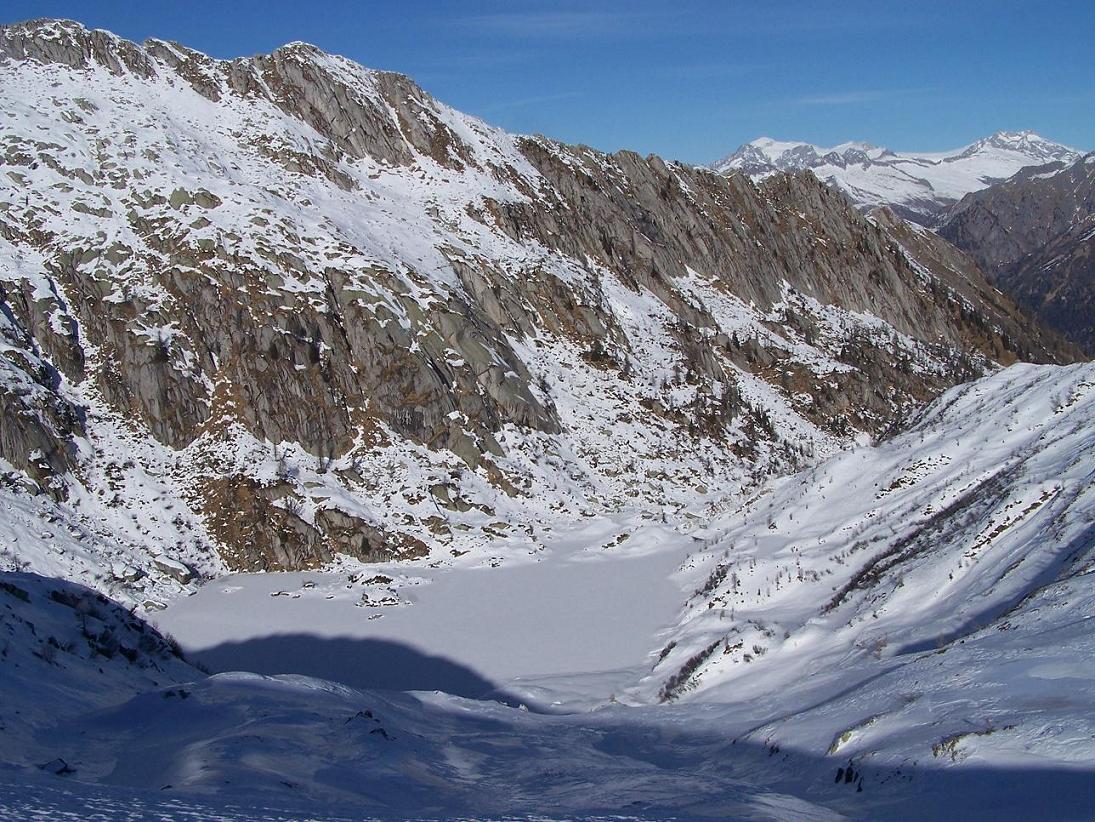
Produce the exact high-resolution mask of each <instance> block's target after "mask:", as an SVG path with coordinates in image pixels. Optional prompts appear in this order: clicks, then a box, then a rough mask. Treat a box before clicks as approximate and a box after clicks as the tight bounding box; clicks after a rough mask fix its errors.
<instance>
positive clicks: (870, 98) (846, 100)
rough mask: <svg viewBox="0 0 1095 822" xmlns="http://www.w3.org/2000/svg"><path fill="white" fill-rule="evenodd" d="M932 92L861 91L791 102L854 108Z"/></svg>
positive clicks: (899, 89)
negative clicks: (854, 106)
mask: <svg viewBox="0 0 1095 822" xmlns="http://www.w3.org/2000/svg"><path fill="white" fill-rule="evenodd" d="M930 90H931V89H927V88H898V89H859V90H855V91H838V92H833V93H829V94H809V95H806V96H805V97H798V98H795V99H794V100H790V101H789V102H790V103H791V104H792V105H796V106H853V105H859V104H862V103H876V102H878V101H879V100H892V99H895V98H899V97H908V96H910V95H913V94H923V93H925V92H927V91H930Z"/></svg>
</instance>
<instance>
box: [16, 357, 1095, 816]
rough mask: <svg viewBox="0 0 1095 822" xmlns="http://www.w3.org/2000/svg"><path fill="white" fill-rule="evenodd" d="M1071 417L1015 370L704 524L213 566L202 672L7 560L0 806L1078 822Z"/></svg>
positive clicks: (200, 645) (1088, 716)
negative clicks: (464, 554) (409, 553)
mask: <svg viewBox="0 0 1095 822" xmlns="http://www.w3.org/2000/svg"><path fill="white" fill-rule="evenodd" d="M1093 420H1095V366H1092V365H1083V366H1071V367H1033V366H1015V367H1012V368H1009V369H1005V370H1003V371H1001V372H999V373H998V374H996V375H994V376H992V377H990V378H988V379H985V380H982V381H979V382H976V383H972V384H968V385H965V386H960V387H959V388H957V389H954V390H953V391H951V392H948V394H946V395H945V396H944V397H942V398H941V399H940V400H939V401H938V402H937V403H935V404H934V405H933V406H932V407H931V408H930V409H928V410H927V411H926V412H925V413H924V414H923V415H922V416H921V418H920V419H919V420H918V421H916V422H915V424H914V425H913V426H912V427H911V428H910V430H909V431H908V432H906V433H904V434H901V435H900V436H898V437H896V438H894V439H890V440H887V441H884V442H881V443H878V444H876V445H875V446H871V447H862V448H858V449H855V450H853V451H849V452H847V453H844V454H839V455H837V456H835V457H833V458H831V459H829V460H827V461H825V462H823V463H821V464H819V465H818V466H816V467H815V468H813V469H809V470H807V471H804V472H802V473H801V474H798V475H795V476H793V477H789V478H784V479H781V480H778V481H776V482H774V483H772V484H771V485H770V486H768V487H767V488H765V489H763V490H762V491H761V492H759V493H758V495H756V496H755V497H753V498H750V499H747V500H742V501H741V504H740V506H739V507H738V508H737V510H733V511H728V512H726V513H724V514H722V515H720V516H718V517H716V518H715V519H713V520H711V521H704V522H696V521H688V520H686V521H673V520H672V519H671V520H670V521H669V522H667V523H666V524H664V525H661V524H655V523H652V522H651V521H650V520H649V518H645V519H644V518H643V515H642V512H636V513H635V514H634V515H628V514H626V513H621V514H619V515H618V516H617V517H615V518H613V517H596V518H589V519H584V520H582V521H580V522H578V523H570V524H567V523H556V524H554V527H553V528H552V530H551V534H552V537H551V539H549V540H547V541H545V544H544V549H543V550H542V551H539V552H537V553H536V554H535V555H531V554H530V555H529V556H528V558H527V559H526V560H525V561H524V562H517V561H514V562H507V563H502V564H500V565H499V566H498V567H491V564H490V563H486V564H480V565H478V566H473V565H470V564H469V565H459V564H455V565H453V566H441V567H430V566H429V565H428V564H408V563H404V564H392V565H377V566H369V567H368V569H367V570H366V571H362V569H361V567H360V566H359V567H357V568H355V569H353V570H347V569H342V570H337V571H335V570H332V571H329V572H327V573H298V574H267V575H236V576H230V577H223V578H220V579H216V580H213V581H211V582H208V583H207V584H206V585H205V586H204V587H203V588H202V589H201V590H199V591H198V592H197V593H195V594H193V595H192V596H189V597H181V598H178V599H176V600H175V601H173V602H171V603H169V605H168V607H167V609H166V610H164V611H159V612H155V613H153V614H151V615H150V619H152V620H154V621H155V622H156V624H157V625H158V627H159V628H160V630H162V631H164V632H170V633H171V634H173V635H174V636H175V637H176V638H177V639H178V641H179V643H180V644H181V645H182V646H183V648H184V649H186V650H187V651H189V653H190V656H191V659H192V660H196V661H197V662H199V663H202V664H204V665H206V666H207V667H208V668H209V669H210V670H211V671H213V673H212V674H211V675H205V674H203V673H202V672H201V671H199V670H198V669H196V668H193V667H191V666H190V665H188V664H186V663H184V662H183V661H181V660H179V659H177V658H175V657H173V656H172V655H171V654H170V649H168V648H167V647H166V646H164V645H163V644H162V642H159V641H158V640H157V639H155V635H154V634H152V633H151V632H149V631H148V630H147V626H144V625H143V623H142V622H141V621H140V620H137V619H136V618H135V617H133V616H132V615H131V614H129V612H127V611H126V609H125V608H124V607H122V606H119V605H117V604H114V603H111V602H110V600H108V599H106V598H103V597H101V596H99V595H97V594H95V593H94V592H91V591H89V590H88V589H86V588H82V587H81V586H78V585H76V584H74V583H69V582H63V581H61V580H58V579H51V578H48V577H43V576H38V575H35V574H30V573H5V574H3V575H2V576H3V579H2V580H0V581H2V583H3V584H2V585H0V616H2V617H3V627H4V630H5V633H4V634H3V636H2V637H0V655H2V658H3V660H2V664H3V669H2V670H3V672H4V677H3V680H2V681H0V704H2V705H3V706H4V707H3V709H2V710H0V723H2V725H0V739H2V741H3V747H2V754H0V818H4V819H8V818H11V819H16V818H18V819H23V818H56V817H60V816H63V815H64V814H70V815H71V816H73V817H77V816H78V817H80V818H96V815H98V817H97V818H144V817H147V816H157V817H159V818H190V819H193V818H226V819H234V818H264V819H285V818H367V817H376V818H427V819H428V818H474V819H483V818H492V819H504V818H537V819H556V818H558V819H563V818H568V819H569V818H605V819H667V818H681V819H688V818H727V817H731V818H769V819H814V818H816V819H828V818H837V817H839V816H847V817H852V818H872V819H878V818H908V817H915V818H971V819H1001V818H1014V819H1036V818H1038V819H1043V818H1046V819H1048V818H1052V819H1087V818H1095V661H1093V660H1095V633H1093V632H1092V630H1091V626H1092V625H1093V622H1092V620H1093V619H1095V586H1093V585H1092V580H1093V579H1095V573H1093V572H1095V488H1093V482H1092V480H1093V477H1095V465H1093V463H1092V455H1093V453H1095V426H1093V425H1092V422H1093ZM625 534H626V537H625V536H624V535H625ZM33 539H34V535H33V534H32V533H21V544H22V545H24V549H23V550H27V549H26V547H25V546H26V545H29V544H31V543H33ZM158 642H159V644H157V643H158Z"/></svg>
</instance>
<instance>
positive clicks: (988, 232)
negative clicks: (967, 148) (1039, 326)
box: [939, 154, 1095, 353]
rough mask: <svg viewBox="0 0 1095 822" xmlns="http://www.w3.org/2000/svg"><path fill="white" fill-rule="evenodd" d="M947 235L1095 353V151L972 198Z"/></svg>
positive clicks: (955, 210) (947, 223) (951, 219)
mask: <svg viewBox="0 0 1095 822" xmlns="http://www.w3.org/2000/svg"><path fill="white" fill-rule="evenodd" d="M939 234H940V235H941V236H943V237H945V238H946V239H948V240H950V241H951V242H952V243H954V245H956V246H957V247H958V248H960V249H962V250H963V251H965V252H966V253H967V254H969V255H970V256H971V257H972V258H973V259H974V260H976V261H977V264H978V265H979V266H980V267H981V269H982V270H983V271H984V272H985V273H986V274H988V275H989V276H990V277H992V278H993V279H994V280H995V282H996V283H997V285H998V286H999V287H1000V288H1001V289H1002V290H1003V291H1005V292H1007V293H1008V294H1009V295H1011V296H1012V297H1014V298H1015V299H1016V300H1017V301H1018V302H1019V303H1020V304H1021V305H1024V306H1026V307H1027V308H1028V309H1029V310H1030V311H1031V312H1032V313H1034V314H1035V315H1037V316H1038V317H1039V318H1040V319H1041V320H1042V321H1043V322H1045V323H1046V324H1047V325H1050V326H1052V327H1054V328H1056V329H1057V330H1059V331H1061V332H1062V333H1063V334H1065V335H1066V336H1068V337H1070V338H1071V339H1072V340H1074V341H1075V342H1077V343H1079V344H1080V345H1081V346H1083V347H1084V348H1085V349H1086V350H1087V351H1088V353H1095V321H1093V319H1092V318H1093V317H1095V154H1088V155H1086V156H1084V157H1082V158H1080V159H1079V160H1076V161H1075V162H1073V163H1069V164H1063V163H1051V164H1048V165H1045V166H1039V167H1035V168H1029V169H1025V170H1024V171H1023V172H1021V173H1019V174H1017V175H1015V176H1014V177H1013V178H1011V179H1010V180H1008V181H1007V182H1005V183H1001V184H999V185H995V186H992V187H990V188H987V189H985V190H984V191H980V192H977V193H975V194H969V195H967V196H966V197H964V198H963V199H962V201H961V202H959V203H958V204H956V205H954V206H953V207H951V208H950V209H949V210H948V212H947V213H946V216H945V219H944V221H943V223H942V225H941V226H940V227H939Z"/></svg>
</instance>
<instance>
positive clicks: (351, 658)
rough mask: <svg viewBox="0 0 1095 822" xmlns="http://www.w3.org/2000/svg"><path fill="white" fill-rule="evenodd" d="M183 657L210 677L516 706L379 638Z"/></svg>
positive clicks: (447, 665) (453, 668) (258, 643)
mask: <svg viewBox="0 0 1095 822" xmlns="http://www.w3.org/2000/svg"><path fill="white" fill-rule="evenodd" d="M187 657H188V658H189V659H191V660H193V661H194V662H197V663H198V664H200V665H202V666H203V667H205V668H207V669H208V670H209V671H211V672H213V673H224V672H227V671H248V672H250V673H256V674H264V675H267V676H273V675H277V674H302V675H304V676H311V677H315V678H317V679H327V680H331V681H333V682H341V683H342V684H344V685H349V686H350V687H352V688H361V689H365V690H385V691H444V692H445V693H449V694H453V695H454V696H462V697H466V698H468V699H490V700H494V701H497V702H502V703H505V704H507V705H512V706H516V705H517V704H519V701H518V700H517V699H515V698H513V697H510V696H508V695H507V694H506V693H504V692H503V691H501V690H500V689H499V688H498V686H497V685H495V684H494V683H493V682H491V681H490V680H488V679H486V678H484V677H482V676H481V675H479V674H478V673H476V672H475V671H473V670H472V669H471V668H468V667H465V666H464V665H461V664H459V663H457V662H453V661H452V660H451V659H446V658H445V657H440V656H430V655H429V654H425V653H423V652H422V651H419V650H417V649H416V648H413V647H411V646H409V645H403V644H401V643H398V642H390V641H387V640H381V639H350V638H346V637H333V638H332V637H318V636H312V635H310V634H275V635H273V636H267V637H260V638H256V639H248V640H244V641H243V642H226V643H223V644H221V645H217V646H216V647H213V648H208V649H205V650H201V651H192V652H189V653H188V654H187Z"/></svg>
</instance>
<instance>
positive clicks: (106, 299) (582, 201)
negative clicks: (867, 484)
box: [0, 21, 1072, 592]
mask: <svg viewBox="0 0 1095 822" xmlns="http://www.w3.org/2000/svg"><path fill="white" fill-rule="evenodd" d="M0 110H2V112H3V116H4V122H5V126H4V129H3V132H2V133H0V163H2V165H0V285H2V288H3V291H2V294H0V298H2V302H0V310H2V314H3V319H2V323H0V328H2V331H3V334H4V341H5V351H4V353H5V356H4V357H3V358H0V365H2V367H3V369H4V370H3V375H4V377H3V401H4V411H5V413H4V422H3V428H2V429H0V453H2V456H3V458H4V459H5V460H6V462H7V463H8V464H7V465H6V466H5V469H6V472H7V473H6V476H7V477H8V484H9V485H10V486H11V487H12V488H14V489H15V490H14V491H13V492H12V493H17V494H23V493H25V492H26V489H31V490H37V491H40V492H47V493H48V494H49V495H50V496H51V497H52V498H53V499H54V500H56V502H55V503H51V504H55V505H57V506H60V507H62V508H63V509H64V512H65V516H66V517H72V518H74V519H75V520H77V521H79V522H81V523H83V524H84V525H83V526H81V527H84V526H86V527H87V528H89V529H93V530H95V529H97V533H99V534H100V535H101V536H102V537H103V539H104V540H106V543H104V544H109V546H110V547H109V548H102V549H101V551H100V553H102V552H106V553H107V554H110V555H111V556H112V557H114V560H113V561H117V562H121V561H124V563H128V565H133V564H137V565H140V564H141V563H142V562H144V559H142V557H147V556H148V554H149V545H150V544H151V545H153V546H154V550H153V553H157V554H163V555H165V556H169V557H172V558H174V560H183V561H185V562H186V563H188V564H189V565H191V566H194V567H195V568H197V569H198V570H200V571H210V572H212V571H217V570H222V569H223V568H225V567H231V568H293V567H308V566H311V565H316V564H321V563H328V562H330V561H332V560H333V559H335V558H336V557H338V556H343V555H348V556H353V557H358V558H360V559H365V560H371V559H378V558H390V557H417V556H424V555H426V554H429V555H430V556H431V557H432V559H433V560H434V561H441V560H445V561H454V558H458V557H463V556H464V555H465V554H468V555H469V557H468V559H467V560H461V561H483V560H484V558H488V557H489V556H490V554H491V552H492V551H496V550H498V546H499V545H507V546H509V547H510V548H511V549H514V550H517V549H520V550H521V551H524V550H527V551H529V552H532V553H535V552H536V551H537V550H538V544H539V543H538V538H537V533H538V529H539V528H541V527H542V526H543V522H544V521H545V517H546V516H548V515H549V514H550V516H552V517H559V516H562V517H578V516H592V515H594V514H596V513H597V512H604V511H611V510H615V509H618V508H620V507H622V506H636V505H638V506H645V507H647V508H649V510H650V511H651V515H654V513H655V512H660V514H659V515H660V516H662V517H664V516H666V512H667V511H668V512H669V513H673V512H675V511H683V510H700V509H702V508H703V506H704V505H705V504H709V503H711V502H712V501H714V500H716V499H717V498H719V497H718V495H717V494H716V492H719V493H721V494H725V493H733V492H736V491H737V490H740V489H741V488H743V487H745V486H747V485H748V484H749V483H751V482H753V481H754V480H755V479H756V478H757V477H760V476H763V475H764V474H766V473H769V472H772V471H779V470H785V469H786V468H789V467H791V466H794V465H797V464H800V463H802V462H803V461H808V460H810V459H813V458H814V457H815V456H817V455H819V454H822V453H826V452H828V451H831V450H832V449H834V448H836V447H839V445H840V444H841V443H844V442H847V441H848V440H849V439H850V438H853V437H857V436H864V435H868V436H869V435H875V434H878V433H881V432H883V431H885V430H887V429H888V428H889V427H890V426H891V425H893V424H894V423H895V422H896V421H898V420H900V419H902V417H903V416H904V415H905V414H907V413H908V412H909V411H910V410H911V409H912V408H914V407H916V406H917V405H918V404H920V403H922V402H923V401H924V400H926V399H928V398H930V397H932V396H934V395H936V394H937V393H939V392H940V391H941V390H942V389H944V388H945V387H947V386H949V385H951V384H953V383H954V382H956V381H960V380H963V379H966V378H968V377H970V376H973V375H975V374H979V373H981V372H983V371H984V370H985V369H988V368H991V367H992V365H993V363H996V362H999V363H1007V362H1010V361H1012V360H1014V359H1016V358H1023V359H1034V360H1057V359H1067V358H1069V357H1070V356H1071V354H1072V352H1071V351H1070V350H1069V349H1068V347H1067V346H1064V345H1063V344H1061V343H1060V342H1059V341H1057V340H1056V339H1055V338H1052V337H1050V336H1046V335H1043V334H1042V333H1041V332H1040V331H1038V330H1037V329H1036V328H1032V327H1031V326H1030V324H1029V323H1028V322H1027V321H1026V319H1025V317H1024V316H1023V315H1021V314H1020V313H1019V312H1018V311H1017V310H1016V308H1015V307H1014V306H1013V305H1012V304H1010V303H1009V302H1008V301H1006V300H1004V299H1002V298H1001V297H1000V296H999V295H998V294H996V293H995V292H993V291H992V289H991V288H989V287H988V286H987V284H985V283H984V282H983V280H981V279H980V278H979V277H978V275H977V274H976V272H973V271H970V270H968V269H966V268H963V267H962V265H958V264H956V263H955V260H954V259H953V258H952V257H951V252H950V251H949V250H948V249H946V248H943V247H941V246H940V245H939V244H936V243H932V242H930V241H928V240H926V239H925V238H923V237H922V236H920V235H918V234H910V233H909V232H908V231H907V230H906V229H905V228H903V227H902V226H900V225H898V224H896V223H895V222H893V221H890V220H888V219H885V218H875V219H867V218H865V217H863V216H861V215H860V214H859V213H857V212H856V210H855V209H854V208H853V207H852V206H851V205H850V204H849V203H848V202H847V201H846V200H845V199H844V198H843V197H842V196H840V195H839V194H837V193H835V192H833V191H831V190H830V189H828V188H826V187H825V186H823V185H821V184H820V183H819V182H818V181H817V179H816V178H814V177H813V176H812V175H811V174H809V173H799V174H793V175H784V176H777V177H773V178H772V179H771V180H768V181H766V182H765V183H764V184H763V185H761V186H759V187H758V186H757V185H754V184H753V183H752V182H750V181H749V180H748V179H747V178H746V177H744V176H742V175H737V174H732V175H730V176H728V177H726V176H721V175H719V174H715V173H713V172H710V171H707V170H702V169H695V168H690V167H685V166H681V165H677V164H667V163H665V162H663V161H661V160H660V159H658V158H656V157H647V158H642V157H639V156H638V155H635V154H632V153H629V152H621V153H619V154H616V155H605V154H601V153H599V152H595V151H593V150H590V149H587V148H584V147H572V146H566V145H563V144H559V143H555V142H553V141H549V140H545V139H542V138H522V137H516V136H513V135H509V134H506V133H504V132H501V131H499V130H497V129H493V128H491V127H489V126H487V125H485V124H484V123H482V122H480V121H478V120H475V119H473V118H470V117H466V116H464V115H461V114H459V113H458V112H455V111H453V110H452V109H449V108H447V107H446V106H444V105H442V104H440V103H438V102H437V101H435V100H433V99H432V98H430V97H429V95H427V94H426V93H425V92H424V91H422V90H421V89H420V88H419V87H418V86H416V85H415V84H414V83H413V82H411V81H410V80H409V79H407V78H405V77H402V76H398V75H392V74H386V73H380V72H373V71H369V70H367V69H364V68H362V67H360V66H357V65H356V64H354V63H351V62H350V61H347V60H345V59H343V58H339V57H333V56H331V55H327V54H324V53H322V52H320V51H318V50H317V49H315V48H313V47H310V46H306V45H303V44H294V45H290V46H286V47H284V48H282V49H279V50H277V51H276V52H274V53H273V54H271V55H267V56H260V57H256V58H251V59H238V60H232V61H217V60H213V59H211V58H208V57H206V56H204V55H201V54H198V53H196V52H193V51H190V50H188V49H185V48H183V47H181V46H178V45H176V44H172V43H166V42H162V41H149V42H148V43H146V44H144V45H143V46H138V45H136V44H133V43H129V42H126V41H124V40H121V39H119V38H116V37H114V36H113V35H110V34H109V33H106V32H99V31H87V30H85V29H83V28H82V27H80V26H78V25H77V24H74V23H68V22H58V21H36V22H32V23H27V24H20V25H16V26H9V27H6V28H3V29H0ZM20 489H22V490H20ZM515 546H516V548H515ZM15 556H16V559H17V556H18V555H17V552H16V554H15ZM100 559H101V558H100ZM174 560H173V561H174ZM73 561H77V560H73ZM79 561H81V562H83V561H85V560H84V559H80V560H79ZM86 561H87V562H89V563H92V562H94V561H99V560H95V558H93V557H92V558H87V559H86ZM145 564H146V565H147V562H145ZM127 567H128V566H127ZM129 583H132V584H134V585H135V584H137V583H133V581H132V580H127V584H129ZM161 583H163V584H168V583H167V582H164V581H163V580H162V579H161V580H160V581H159V582H157V581H156V580H155V579H152V578H151V577H150V578H148V579H146V580H145V581H144V582H142V583H140V584H142V585H146V586H147V591H152V592H154V590H155V587H156V585H158V584H161Z"/></svg>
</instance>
